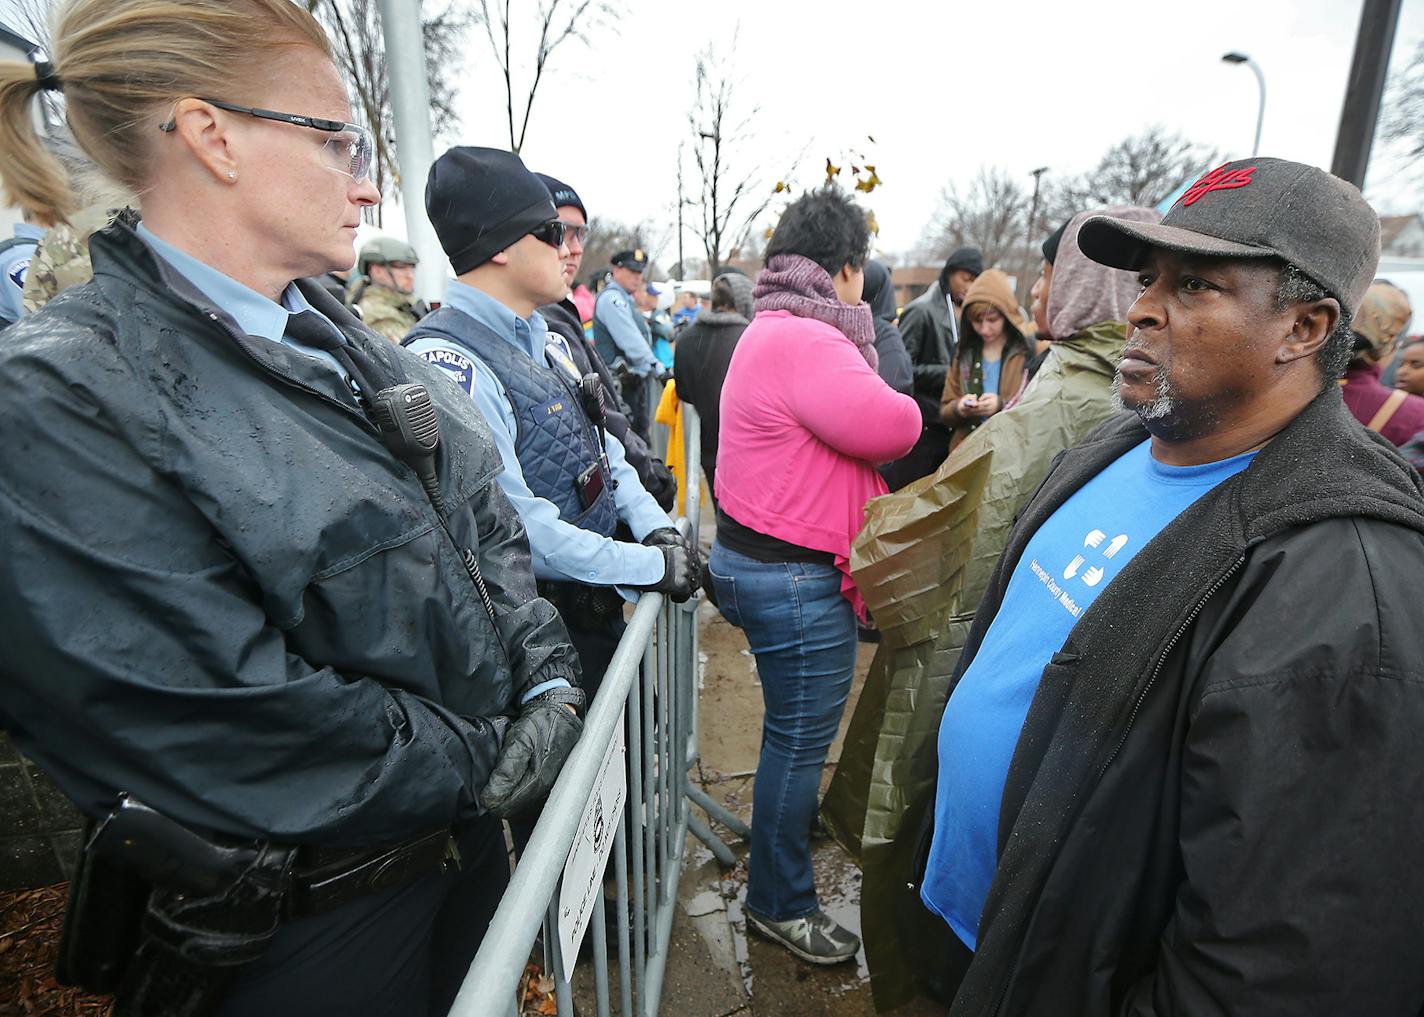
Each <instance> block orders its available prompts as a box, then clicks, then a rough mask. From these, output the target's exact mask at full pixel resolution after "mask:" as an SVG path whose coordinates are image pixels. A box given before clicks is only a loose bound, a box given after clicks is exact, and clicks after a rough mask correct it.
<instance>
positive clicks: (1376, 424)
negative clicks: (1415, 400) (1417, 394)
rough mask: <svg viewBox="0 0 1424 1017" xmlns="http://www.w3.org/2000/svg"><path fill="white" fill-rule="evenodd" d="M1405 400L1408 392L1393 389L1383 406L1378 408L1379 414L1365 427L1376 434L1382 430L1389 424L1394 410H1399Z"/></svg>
mask: <svg viewBox="0 0 1424 1017" xmlns="http://www.w3.org/2000/svg"><path fill="white" fill-rule="evenodd" d="M1407 398H1409V393H1408V392H1406V391H1404V389H1402V388H1397V389H1395V390H1394V391H1393V392H1391V393H1390V394H1389V396H1388V397H1387V398H1386V399H1385V401H1384V405H1383V406H1381V407H1380V408H1379V412H1378V413H1376V414H1375V415H1374V416H1373V417H1371V418H1370V422H1369V423H1368V424H1366V425H1365V426H1366V427H1368V428H1369V429H1370V430H1371V431H1374V432H1375V433H1376V434H1378V433H1379V432H1380V431H1382V430H1384V425H1385V424H1388V423H1389V420H1390V418H1391V417H1393V416H1394V412H1395V410H1397V409H1399V407H1400V406H1401V405H1402V404H1403V403H1404V400H1405V399H1407Z"/></svg>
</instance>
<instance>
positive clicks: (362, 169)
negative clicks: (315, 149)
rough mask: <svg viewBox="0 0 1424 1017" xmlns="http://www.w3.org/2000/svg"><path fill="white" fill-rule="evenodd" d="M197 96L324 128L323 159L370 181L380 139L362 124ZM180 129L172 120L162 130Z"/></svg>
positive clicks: (249, 113) (239, 110) (213, 103)
mask: <svg viewBox="0 0 1424 1017" xmlns="http://www.w3.org/2000/svg"><path fill="white" fill-rule="evenodd" d="M197 98H200V99H202V101H203V102H205V103H207V104H208V105H209V106H216V107H217V108H218V109H225V110H227V111H228V112H229V113H243V114H246V115H247V116H250V117H258V118H259V119H262V120H275V121H276V122H277V123H280V124H293V125H294V126H297V127H309V128H311V129H312V130H314V131H323V132H325V133H327V134H329V135H331V137H329V138H327V139H326V142H325V144H323V145H322V146H321V152H322V160H323V161H324V162H325V163H326V165H327V166H328V167H329V168H330V169H334V170H336V171H337V172H339V173H345V174H346V175H347V176H349V177H351V178H352V179H354V180H357V181H361V180H366V179H368V178H369V177H370V175H371V162H372V160H373V159H374V158H375V153H376V142H375V139H374V138H373V137H372V136H371V132H370V131H368V130H367V129H366V128H364V127H362V126H361V125H360V124H348V123H343V122H342V121H340V120H326V119H323V118H322V117H308V116H302V115H301V114H299V113H279V112H277V111H276V110H271V109H254V108H253V107H251V106H238V105H236V104H234V103H230V102H219V101H218V100H217V99H205V98H203V97H202V96H198V97H197ZM176 128H177V123H176V121H175V120H174V119H169V121H168V122H167V123H166V124H163V125H161V126H160V128H159V129H160V130H162V131H167V132H172V131H173V130H175V129H176Z"/></svg>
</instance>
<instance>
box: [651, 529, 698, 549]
mask: <svg viewBox="0 0 1424 1017" xmlns="http://www.w3.org/2000/svg"><path fill="white" fill-rule="evenodd" d="M686 543H687V541H685V540H683V539H682V534H681V533H679V532H678V529H677V527H676V526H659V527H658V528H657V529H656V530H654V531H653V532H651V533H649V534H648V535H647V536H646V537H644V538H643V545H644V546H645V547H672V546H673V545H674V544H684V545H685V544H686Z"/></svg>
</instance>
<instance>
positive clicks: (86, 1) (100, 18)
mask: <svg viewBox="0 0 1424 1017" xmlns="http://www.w3.org/2000/svg"><path fill="white" fill-rule="evenodd" d="M294 45H295V46H311V47H313V48H315V49H316V50H318V51H319V52H320V53H321V54H322V55H323V56H325V57H326V58H327V59H330V58H331V44H330V42H329V41H328V40H327V38H326V33H325V32H323V31H322V29H321V26H320V25H319V24H317V21H316V19H315V18H313V17H312V16H311V14H309V13H308V12H307V11H306V10H304V9H303V8H302V7H300V6H298V5H297V4H295V3H292V2H291V0H67V2H65V3H64V5H63V7H62V8H61V9H60V11H59V14H58V17H57V18H56V20H55V31H54V54H53V57H52V61H53V72H54V74H55V75H56V76H57V77H58V78H59V80H60V81H61V82H62V83H63V84H62V87H63V89H64V95H65V103H66V114H67V117H68V120H69V127H70V130H71V132H72V133H73V135H74V140H75V141H76V142H77V143H78V145H79V147H80V148H82V149H83V150H84V151H85V152H86V153H87V154H88V156H89V157H90V158H91V159H93V160H94V163H95V164H96V165H97V167H98V168H99V169H100V170H101V171H103V173H104V174H106V175H107V176H109V177H111V178H112V179H113V180H114V181H116V182H117V183H118V184H120V185H121V186H122V187H123V188H124V189H126V190H128V191H132V192H135V193H141V192H142V191H143V189H144V188H145V187H146V186H148V185H150V184H151V183H152V181H149V180H148V179H147V175H148V174H147V171H148V162H149V158H150V148H149V146H150V145H152V144H153V143H154V140H155V139H156V138H157V137H158V123H159V121H160V119H161V118H162V114H163V113H164V112H165V111H166V110H167V108H169V107H171V106H172V105H173V104H174V103H176V102H177V101H178V100H179V99H183V98H186V97H188V96H198V97H203V96H214V97H221V96H231V95H240V94H242V93H243V92H244V91H247V90H251V89H253V88H256V87H260V85H261V83H262V82H263V80H264V79H265V78H266V77H268V74H267V73H266V72H267V69H268V67H269V65H270V64H271V62H272V59H273V57H274V56H275V55H276V50H277V47H283V46H294ZM39 89H40V83H39V80H38V79H37V78H36V76H35V69H34V67H33V66H32V65H30V64H25V63H16V62H13V61H0V184H3V189H4V193H5V197H6V199H7V200H8V201H9V202H10V203H11V204H15V205H19V206H20V207H21V208H23V209H25V210H26V211H27V212H29V213H30V214H31V215H32V216H33V217H35V218H36V219H38V220H40V221H42V222H54V221H60V220H63V219H64V218H65V217H66V216H67V215H68V214H69V213H70V212H71V211H73V209H74V207H75V197H74V192H73V184H72V182H71V180H70V177H69V174H68V173H67V172H66V171H65V168H64V166H63V165H62V164H61V163H60V161H59V160H58V159H57V158H55V156H54V155H53V154H52V153H50V152H49V150H48V149H47V148H46V147H45V144H44V141H43V140H42V139H41V138H40V137H39V135H38V134H37V133H36V131H35V126H34V121H33V120H32V119H31V117H32V108H33V103H32V100H33V98H34V97H35V95H36V94H37V93H38V92H39Z"/></svg>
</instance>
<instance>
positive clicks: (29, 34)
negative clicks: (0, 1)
mask: <svg viewBox="0 0 1424 1017" xmlns="http://www.w3.org/2000/svg"><path fill="white" fill-rule="evenodd" d="M10 7H11V8H12V9H13V10H14V12H15V21H14V27H15V28H17V29H18V30H19V32H20V34H21V35H23V36H24V37H25V38H27V39H29V40H30V42H33V43H34V44H35V45H37V46H39V47H40V48H41V49H43V50H44V51H45V52H46V53H47V54H49V55H50V57H51V58H53V55H54V53H53V47H52V46H51V45H50V40H51V38H52V34H53V33H52V25H51V22H52V20H53V18H54V7H55V0H11V2H10Z"/></svg>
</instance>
